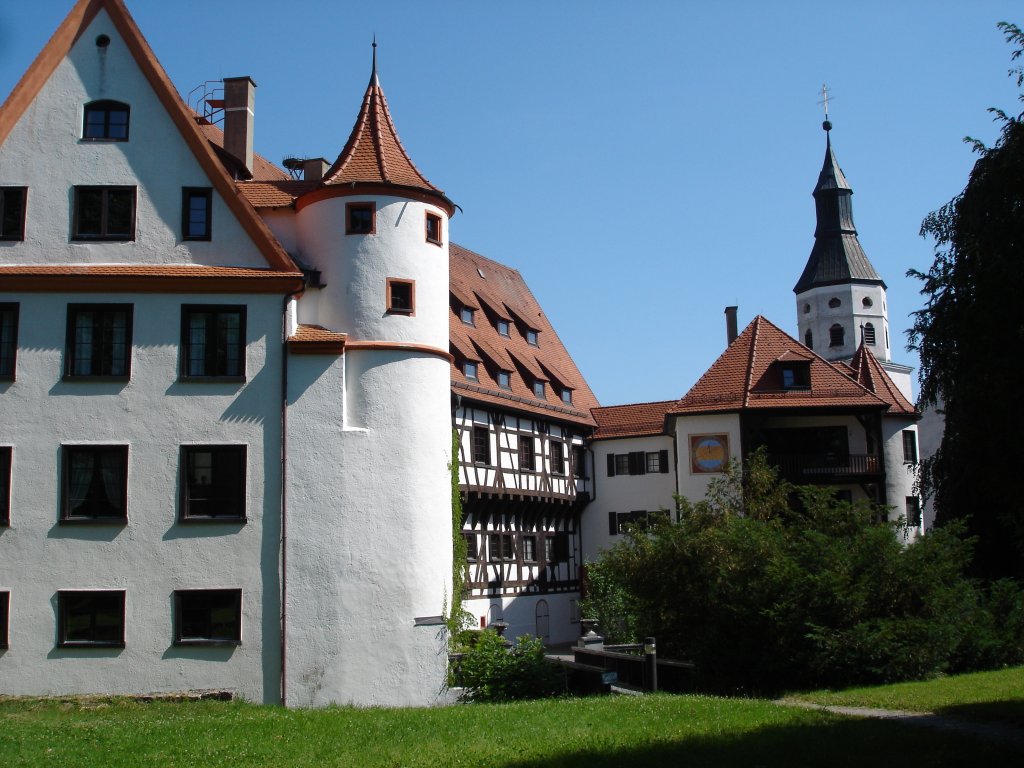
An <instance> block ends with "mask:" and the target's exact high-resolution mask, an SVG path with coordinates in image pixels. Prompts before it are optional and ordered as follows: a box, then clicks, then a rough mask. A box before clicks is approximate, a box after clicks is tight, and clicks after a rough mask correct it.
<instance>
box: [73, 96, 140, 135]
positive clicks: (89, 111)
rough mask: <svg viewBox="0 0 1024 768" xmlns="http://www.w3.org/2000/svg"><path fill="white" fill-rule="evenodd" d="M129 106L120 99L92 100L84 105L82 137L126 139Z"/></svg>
mask: <svg viewBox="0 0 1024 768" xmlns="http://www.w3.org/2000/svg"><path fill="white" fill-rule="evenodd" d="M130 111H131V108H130V107H129V106H128V105H127V104H124V103H122V102H120V101H94V102H92V103H91V104H86V105H85V121H84V124H83V126H82V138H83V139H99V140H101V141H128V115H129V113H130Z"/></svg>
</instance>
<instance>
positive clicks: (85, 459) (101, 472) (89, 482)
mask: <svg viewBox="0 0 1024 768" xmlns="http://www.w3.org/2000/svg"><path fill="white" fill-rule="evenodd" d="M61 455H62V457H63V460H62V462H61V463H62V475H63V477H62V481H61V488H62V489H63V494H62V499H61V520H62V521H64V522H90V521H96V522H118V523H124V522H126V521H127V520H128V446H127V445H65V446H63V447H62V448H61Z"/></svg>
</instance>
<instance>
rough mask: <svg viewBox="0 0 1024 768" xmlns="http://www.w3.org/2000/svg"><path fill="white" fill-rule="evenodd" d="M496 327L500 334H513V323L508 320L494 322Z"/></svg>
mask: <svg viewBox="0 0 1024 768" xmlns="http://www.w3.org/2000/svg"><path fill="white" fill-rule="evenodd" d="M494 327H495V328H496V329H497V330H498V333H499V334H500V335H502V336H511V335H512V329H511V323H509V321H508V320H498V321H497V322H496V323H495V324H494Z"/></svg>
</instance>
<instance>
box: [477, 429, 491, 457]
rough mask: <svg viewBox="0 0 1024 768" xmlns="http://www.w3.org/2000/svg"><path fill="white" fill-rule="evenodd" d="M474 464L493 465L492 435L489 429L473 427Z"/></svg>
mask: <svg viewBox="0 0 1024 768" xmlns="http://www.w3.org/2000/svg"><path fill="white" fill-rule="evenodd" d="M473 462H474V463H475V464H490V463H491V433H490V430H489V429H487V427H473Z"/></svg>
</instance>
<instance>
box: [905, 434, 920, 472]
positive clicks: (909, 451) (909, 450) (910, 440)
mask: <svg viewBox="0 0 1024 768" xmlns="http://www.w3.org/2000/svg"><path fill="white" fill-rule="evenodd" d="M903 461H905V462H906V463H908V464H917V433H916V432H914V430H912V429H904V430H903Z"/></svg>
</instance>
